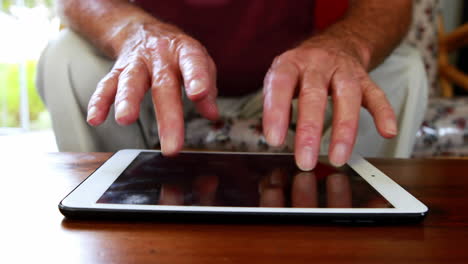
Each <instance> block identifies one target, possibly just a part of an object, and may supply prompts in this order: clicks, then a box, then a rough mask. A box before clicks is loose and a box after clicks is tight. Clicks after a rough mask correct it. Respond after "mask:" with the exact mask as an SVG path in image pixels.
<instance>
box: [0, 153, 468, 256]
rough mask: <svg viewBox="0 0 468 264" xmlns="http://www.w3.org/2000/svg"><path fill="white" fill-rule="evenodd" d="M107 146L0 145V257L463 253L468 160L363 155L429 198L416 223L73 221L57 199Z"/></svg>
mask: <svg viewBox="0 0 468 264" xmlns="http://www.w3.org/2000/svg"><path fill="white" fill-rule="evenodd" d="M109 156H110V154H109V153H88V154H86V153H54V154H43V155H42V154H35V155H33V154H22V155H19V154H5V153H3V154H2V153H0V168H1V171H2V172H1V179H2V182H1V184H0V198H1V201H2V202H1V218H0V242H1V245H2V246H1V250H0V252H1V253H0V263H217V264H219V263H339V262H348V263H349V262H351V263H353V262H355V263H392V264H393V263H414V262H417V263H468V210H467V209H468V206H467V203H468V199H467V198H468V160H442V159H433V160H392V159H385V160H382V159H375V160H371V162H372V163H374V164H375V165H376V166H377V167H379V168H380V169H381V170H383V171H384V172H385V173H387V174H388V175H389V176H391V177H392V178H393V179H394V180H396V181H397V182H398V183H400V184H401V185H403V186H404V187H405V188H406V189H408V190H409V191H410V192H411V193H413V194H414V195H415V196H416V197H418V198H419V199H421V200H422V201H423V202H424V203H425V204H427V205H428V206H429V207H430V213H429V215H428V217H427V218H426V219H425V220H424V222H422V223H421V224H416V225H403V226H361V227H352V226H337V225H331V224H330V225H324V224H322V225H317V224H316V225H293V224H289V225H284V224H283V225H279V224H278V225H275V224H267V225H266V224H263V225H261V224H242V225H236V224H200V223H199V224H193V223H192V224H191V223H187V224H180V223H179V224H176V223H158V222H154V223H149V222H146V223H142V222H108V221H71V220H66V219H64V218H63V217H62V215H61V214H60V212H59V210H58V209H57V204H58V203H59V201H60V200H61V199H62V198H63V197H64V196H65V195H66V194H67V193H68V192H70V191H71V190H72V189H73V188H74V187H75V186H76V185H77V184H78V183H80V182H81V181H82V180H83V179H84V178H85V177H86V176H88V175H89V174H90V173H91V172H92V171H93V170H94V169H96V168H97V167H98V166H99V165H100V164H101V163H103V162H104V161H105V160H106V159H107V158H108V157H109Z"/></svg>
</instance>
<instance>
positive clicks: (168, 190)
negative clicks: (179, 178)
mask: <svg viewBox="0 0 468 264" xmlns="http://www.w3.org/2000/svg"><path fill="white" fill-rule="evenodd" d="M159 205H184V192H183V190H182V188H181V187H180V186H177V185H174V184H163V185H161V194H160V196H159Z"/></svg>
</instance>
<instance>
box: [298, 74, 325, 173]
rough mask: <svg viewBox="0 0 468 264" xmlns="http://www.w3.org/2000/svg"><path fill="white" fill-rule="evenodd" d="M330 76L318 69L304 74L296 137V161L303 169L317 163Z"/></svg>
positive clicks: (310, 167) (308, 168) (307, 169)
mask: <svg viewBox="0 0 468 264" xmlns="http://www.w3.org/2000/svg"><path fill="white" fill-rule="evenodd" d="M328 80H329V78H328V77H327V76H325V75H323V74H322V73H320V72H318V71H309V72H306V73H305V74H304V76H303V80H302V84H301V89H300V92H299V100H298V118H297V126H296V138H295V157H296V163H297V165H298V166H299V168H300V169H301V170H303V171H310V170H312V169H313V168H314V167H315V165H316V164H317V158H318V153H319V150H320V138H321V136H322V129H323V122H324V115H325V107H326V105H327V97H328V86H329V81H328Z"/></svg>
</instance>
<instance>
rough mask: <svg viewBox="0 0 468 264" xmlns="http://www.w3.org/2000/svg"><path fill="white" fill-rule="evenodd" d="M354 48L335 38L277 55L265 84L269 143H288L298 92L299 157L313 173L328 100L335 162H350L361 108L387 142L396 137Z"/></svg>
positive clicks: (392, 117) (388, 113)
mask: <svg viewBox="0 0 468 264" xmlns="http://www.w3.org/2000/svg"><path fill="white" fill-rule="evenodd" d="M357 54H358V51H354V50H353V49H352V48H351V47H350V46H344V45H343V43H342V42H340V41H339V40H335V39H333V38H330V37H317V38H315V39H311V40H309V41H307V42H306V43H304V44H302V45H301V46H299V47H297V48H295V49H292V50H289V51H287V52H285V53H283V54H282V55H280V56H278V57H277V58H276V59H275V61H274V62H273V64H272V66H271V68H270V70H269V72H268V73H267V76H266V78H265V84H264V110H263V111H264V112H263V127H264V129H265V136H266V139H267V141H268V143H269V144H271V145H274V146H279V145H281V144H282V143H283V141H284V139H285V135H286V132H287V129H288V124H289V117H290V109H291V100H292V98H293V96H294V94H295V93H297V94H298V119H297V126H296V138H295V157H296V162H297V164H298V166H299V167H300V168H301V169H303V170H306V171H307V170H311V169H313V168H314V167H315V164H316V163H317V158H318V153H319V147H320V138H321V135H322V130H323V122H324V114H325V108H326V104H327V98H328V95H329V94H330V95H331V96H332V100H333V113H334V115H333V123H332V138H331V145H330V148H329V149H330V150H329V158H330V161H331V163H332V164H334V165H336V166H341V165H343V164H345V163H346V161H347V160H348V159H349V157H350V154H351V152H352V148H353V146H354V143H355V139H356V133H357V128H358V122H359V111H360V108H361V105H362V106H364V107H366V108H367V109H368V111H369V112H370V113H371V115H372V116H373V118H374V121H375V124H376V126H377V129H378V131H379V133H380V134H381V135H382V136H383V137H386V138H391V137H393V136H395V135H396V134H397V127H396V118H395V114H394V112H393V109H392V107H391V105H390V103H389V102H388V100H387V98H386V96H385V94H384V92H383V91H382V90H381V89H380V88H379V87H378V86H377V85H376V84H375V83H374V82H373V81H372V80H371V79H370V78H369V76H368V74H367V72H366V70H365V68H364V66H363V63H362V62H361V61H360V59H359V56H358V55H357Z"/></svg>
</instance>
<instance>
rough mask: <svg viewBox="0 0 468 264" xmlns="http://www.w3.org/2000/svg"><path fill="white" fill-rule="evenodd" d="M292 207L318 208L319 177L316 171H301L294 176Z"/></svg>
mask: <svg viewBox="0 0 468 264" xmlns="http://www.w3.org/2000/svg"><path fill="white" fill-rule="evenodd" d="M291 203H292V207H301V208H316V207H317V206H318V202H317V178H316V177H315V173H314V172H300V173H298V174H296V176H294V178H293V182H292V189H291Z"/></svg>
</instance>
